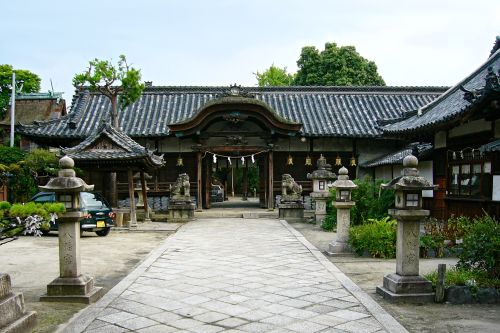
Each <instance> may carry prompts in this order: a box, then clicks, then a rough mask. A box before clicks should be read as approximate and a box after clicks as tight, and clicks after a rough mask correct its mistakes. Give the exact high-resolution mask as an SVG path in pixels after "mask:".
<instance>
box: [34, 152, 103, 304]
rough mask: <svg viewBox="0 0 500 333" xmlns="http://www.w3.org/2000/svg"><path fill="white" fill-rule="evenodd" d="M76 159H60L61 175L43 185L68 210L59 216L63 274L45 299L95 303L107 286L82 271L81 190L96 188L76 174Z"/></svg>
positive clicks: (48, 288)
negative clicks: (97, 282) (53, 193)
mask: <svg viewBox="0 0 500 333" xmlns="http://www.w3.org/2000/svg"><path fill="white" fill-rule="evenodd" d="M74 166H75V162H74V161H73V159H71V158H70V157H68V156H64V157H62V158H61V159H60V160H59V167H60V170H59V177H56V178H52V179H51V180H49V182H48V183H47V185H45V186H39V189H40V190H41V191H46V192H55V195H56V201H59V202H61V203H63V204H64V206H65V207H66V213H64V214H62V216H60V217H59V218H58V220H57V222H58V224H59V227H58V233H59V272H60V276H59V277H58V278H56V279H55V280H53V281H52V282H51V283H49V284H48V285H47V295H44V296H42V297H40V300H41V301H53V302H78V303H92V302H95V301H96V300H98V299H99V298H100V297H101V296H102V294H103V292H102V291H103V290H102V288H100V287H94V278H93V277H91V276H88V275H82V273H81V258H80V220H81V219H82V217H83V213H82V212H81V211H80V192H83V191H92V190H93V189H94V185H87V184H86V183H85V182H84V181H83V180H82V179H81V178H78V177H76V175H75V170H73V168H74Z"/></svg>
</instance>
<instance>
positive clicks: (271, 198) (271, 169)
mask: <svg viewBox="0 0 500 333" xmlns="http://www.w3.org/2000/svg"><path fill="white" fill-rule="evenodd" d="M267 172H268V184H267V185H268V193H269V194H268V196H267V208H268V209H269V210H274V191H273V182H274V179H273V174H274V161H273V151H272V150H271V151H270V152H269V153H268V171H267Z"/></svg>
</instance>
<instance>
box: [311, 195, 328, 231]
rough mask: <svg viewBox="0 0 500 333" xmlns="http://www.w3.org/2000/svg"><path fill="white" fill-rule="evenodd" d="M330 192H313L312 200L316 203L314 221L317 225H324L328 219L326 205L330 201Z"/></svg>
mask: <svg viewBox="0 0 500 333" xmlns="http://www.w3.org/2000/svg"><path fill="white" fill-rule="evenodd" d="M330 197H331V194H330V192H318V193H317V192H312V193H311V198H312V199H313V200H314V202H315V203H316V210H315V212H314V221H315V222H316V223H320V224H321V223H323V221H324V220H325V217H326V203H327V201H328V200H329V199H330Z"/></svg>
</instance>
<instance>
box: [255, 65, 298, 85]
mask: <svg viewBox="0 0 500 333" xmlns="http://www.w3.org/2000/svg"><path fill="white" fill-rule="evenodd" d="M254 75H255V77H256V78H257V83H258V85H259V87H272V86H291V85H292V84H293V80H294V74H291V73H288V72H287V69H286V67H283V68H280V67H276V66H274V64H272V65H271V67H269V68H268V69H266V70H265V71H264V72H262V73H259V72H257V73H254Z"/></svg>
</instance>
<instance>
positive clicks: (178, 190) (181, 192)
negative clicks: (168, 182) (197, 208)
mask: <svg viewBox="0 0 500 333" xmlns="http://www.w3.org/2000/svg"><path fill="white" fill-rule="evenodd" d="M189 187H190V184H189V176H188V174H187V173H181V174H180V175H179V176H178V177H177V180H176V182H175V184H174V186H172V190H171V191H170V194H171V198H172V200H190V199H191V195H190V194H189Z"/></svg>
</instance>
